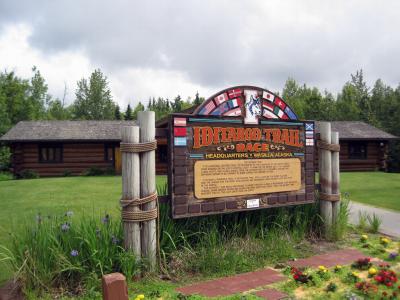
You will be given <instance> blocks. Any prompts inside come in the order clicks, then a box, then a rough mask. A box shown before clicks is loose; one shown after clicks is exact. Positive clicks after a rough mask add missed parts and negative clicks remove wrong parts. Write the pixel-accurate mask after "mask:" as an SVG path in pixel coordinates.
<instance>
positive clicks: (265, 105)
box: [263, 101, 274, 111]
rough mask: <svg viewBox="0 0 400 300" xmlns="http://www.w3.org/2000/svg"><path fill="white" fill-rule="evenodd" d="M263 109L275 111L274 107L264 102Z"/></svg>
mask: <svg viewBox="0 0 400 300" xmlns="http://www.w3.org/2000/svg"><path fill="white" fill-rule="evenodd" d="M263 107H264V108H266V109H269V110H270V111H274V105H273V104H272V103H269V102H267V101H263Z"/></svg>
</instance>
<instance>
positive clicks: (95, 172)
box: [83, 167, 104, 176]
mask: <svg viewBox="0 0 400 300" xmlns="http://www.w3.org/2000/svg"><path fill="white" fill-rule="evenodd" d="M83 175H84V176H99V175H104V171H103V170H102V169H100V168H98V167H90V168H89V169H87V170H86V171H84V172H83Z"/></svg>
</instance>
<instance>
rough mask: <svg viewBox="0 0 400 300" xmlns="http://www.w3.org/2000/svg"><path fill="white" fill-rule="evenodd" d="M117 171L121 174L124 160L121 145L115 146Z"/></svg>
mask: <svg viewBox="0 0 400 300" xmlns="http://www.w3.org/2000/svg"><path fill="white" fill-rule="evenodd" d="M114 151H115V153H114V155H115V172H116V173H117V174H121V172H122V160H121V150H120V149H119V147H115V150H114Z"/></svg>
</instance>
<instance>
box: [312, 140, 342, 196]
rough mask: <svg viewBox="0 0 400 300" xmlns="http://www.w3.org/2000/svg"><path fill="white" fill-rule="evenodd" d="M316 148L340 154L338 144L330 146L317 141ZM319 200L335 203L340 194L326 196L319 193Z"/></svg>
mask: <svg viewBox="0 0 400 300" xmlns="http://www.w3.org/2000/svg"><path fill="white" fill-rule="evenodd" d="M317 147H318V148H319V149H324V150H328V151H331V152H340V145H339V144H330V143H327V142H325V141H322V140H318V141H317ZM319 198H320V200H324V201H330V202H336V201H340V194H327V193H322V192H320V193H319Z"/></svg>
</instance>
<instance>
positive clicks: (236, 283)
mask: <svg viewBox="0 0 400 300" xmlns="http://www.w3.org/2000/svg"><path fill="white" fill-rule="evenodd" d="M362 257H365V255H364V254H363V253H361V252H360V251H358V250H354V249H345V250H337V251H331V252H328V253H325V254H321V255H315V256H312V257H309V258H304V259H299V260H296V261H289V262H287V264H288V265H290V266H293V267H318V266H320V265H323V266H325V267H328V268H329V267H333V266H336V265H348V264H351V263H352V262H354V261H355V260H356V259H358V258H362ZM286 279H287V278H286V277H285V276H283V275H282V274H281V273H280V272H278V271H275V270H273V269H270V268H267V269H263V270H259V271H255V272H249V273H244V274H239V275H235V276H230V277H225V278H220V279H215V280H210V281H206V282H200V283H196V284H193V285H188V286H184V287H180V288H178V289H177V291H178V292H180V293H182V294H184V295H193V294H198V295H202V296H206V297H217V296H228V295H233V294H237V293H243V292H246V291H250V290H253V289H256V288H261V287H264V286H266V285H269V284H272V283H275V282H279V281H283V280H286ZM255 294H256V295H257V296H259V297H261V298H264V299H269V300H278V299H285V297H287V295H286V294H284V293H282V292H280V291H278V290H275V289H272V288H268V289H264V290H260V291H256V292H255Z"/></svg>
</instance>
